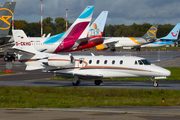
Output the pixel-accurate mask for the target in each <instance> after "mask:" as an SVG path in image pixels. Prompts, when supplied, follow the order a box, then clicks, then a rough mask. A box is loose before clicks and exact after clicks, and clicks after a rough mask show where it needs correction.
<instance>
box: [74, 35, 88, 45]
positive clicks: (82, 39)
mask: <svg viewBox="0 0 180 120" xmlns="http://www.w3.org/2000/svg"><path fill="white" fill-rule="evenodd" d="M90 39H91V38H90V37H86V38H81V39H78V40H74V42H77V43H79V44H80V43H82V42H88V41H89V40H90Z"/></svg>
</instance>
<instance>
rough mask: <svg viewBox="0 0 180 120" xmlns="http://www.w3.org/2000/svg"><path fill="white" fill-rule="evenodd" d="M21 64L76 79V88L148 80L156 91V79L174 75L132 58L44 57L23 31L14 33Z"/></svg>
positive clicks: (137, 58) (138, 58) (139, 59)
mask: <svg viewBox="0 0 180 120" xmlns="http://www.w3.org/2000/svg"><path fill="white" fill-rule="evenodd" d="M13 35H14V40H15V46H14V47H13V49H14V51H15V52H16V53H17V54H18V60H19V61H20V62H22V63H25V64H26V65H27V67H26V70H37V69H41V70H43V71H45V72H54V73H57V74H59V75H61V76H65V77H73V78H74V79H73V82H72V83H73V85H79V83H80V80H81V79H92V80H95V81H94V83H95V85H100V84H101V83H102V79H103V78H124V77H125V78H128V77H149V78H151V80H153V81H154V86H155V87H157V86H158V83H157V82H156V79H162V78H166V77H167V76H170V74H171V72H170V71H169V70H166V69H164V68H162V67H159V66H156V65H154V64H151V63H150V62H149V61H148V60H146V59H144V58H140V57H131V56H94V55H93V54H92V56H72V55H60V54H50V53H42V52H39V51H37V50H35V48H34V47H33V46H32V44H31V42H30V40H29V39H28V38H27V36H26V34H25V33H24V32H23V31H22V30H13Z"/></svg>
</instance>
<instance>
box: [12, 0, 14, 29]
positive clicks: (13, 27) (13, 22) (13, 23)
mask: <svg viewBox="0 0 180 120" xmlns="http://www.w3.org/2000/svg"><path fill="white" fill-rule="evenodd" d="M12 2H13V0H12ZM12 30H14V14H13V16H12Z"/></svg>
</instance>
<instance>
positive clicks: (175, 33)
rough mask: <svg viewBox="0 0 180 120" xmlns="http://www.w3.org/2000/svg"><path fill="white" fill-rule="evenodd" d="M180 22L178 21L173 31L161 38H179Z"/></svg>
mask: <svg viewBox="0 0 180 120" xmlns="http://www.w3.org/2000/svg"><path fill="white" fill-rule="evenodd" d="M179 29H180V23H178V24H177V25H176V26H175V27H174V28H173V29H172V30H171V32H170V33H169V34H168V35H167V36H166V37H162V38H160V39H161V40H177V39H178V35H179Z"/></svg>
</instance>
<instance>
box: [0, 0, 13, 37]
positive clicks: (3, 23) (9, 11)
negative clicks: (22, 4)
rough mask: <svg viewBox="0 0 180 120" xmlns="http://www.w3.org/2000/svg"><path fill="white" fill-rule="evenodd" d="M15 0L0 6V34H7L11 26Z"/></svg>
mask: <svg viewBox="0 0 180 120" xmlns="http://www.w3.org/2000/svg"><path fill="white" fill-rule="evenodd" d="M15 5H16V2H6V3H5V4H4V5H3V6H2V7H1V8H0V36H1V37H3V36H7V35H8V33H9V28H10V27H11V21H12V16H13V15H14V8H15Z"/></svg>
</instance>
